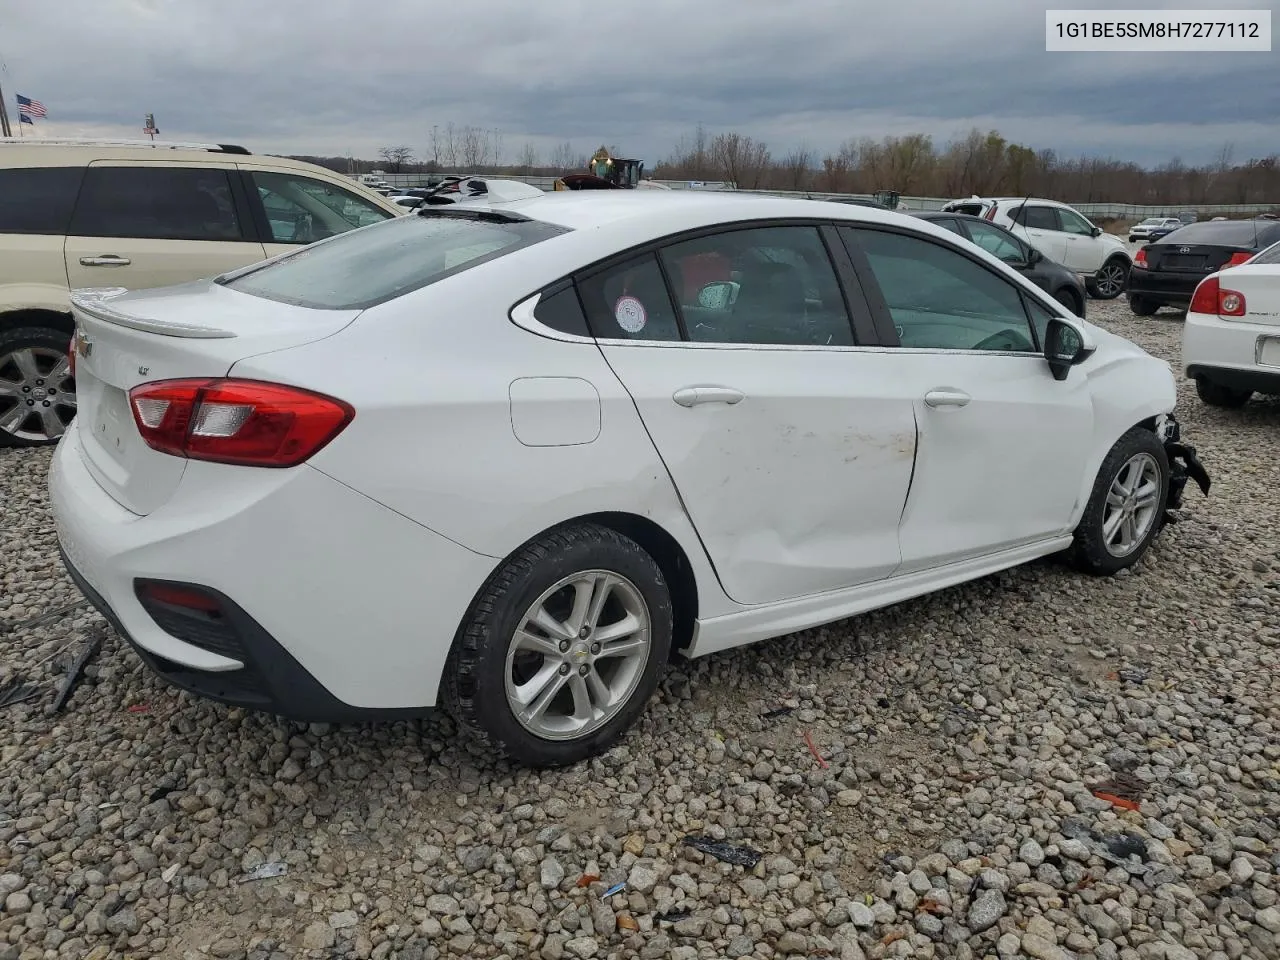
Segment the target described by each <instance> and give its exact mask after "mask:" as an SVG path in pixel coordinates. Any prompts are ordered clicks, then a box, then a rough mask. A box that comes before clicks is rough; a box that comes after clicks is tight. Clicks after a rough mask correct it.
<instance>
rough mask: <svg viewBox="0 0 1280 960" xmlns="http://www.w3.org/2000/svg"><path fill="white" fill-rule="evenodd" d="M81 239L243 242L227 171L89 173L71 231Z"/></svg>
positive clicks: (172, 169) (124, 169)
mask: <svg viewBox="0 0 1280 960" xmlns="http://www.w3.org/2000/svg"><path fill="white" fill-rule="evenodd" d="M67 232H68V233H70V234H71V235H72V236H76V237H121V238H128V239H137V240H243V239H244V225H243V224H242V223H241V222H240V218H239V217H238V216H237V214H236V207H235V203H234V202H233V201H232V199H231V181H230V178H229V176H228V174H227V171H226V170H221V169H218V168H215V167H209V168H200V167H161V166H152V165H148V166H137V167H90V168H89V169H88V170H87V171H85V175H84V184H83V186H82V187H81V189H80V199H79V201H78V202H77V203H76V209H75V214H74V215H73V216H72V218H71V226H70V228H69V229H68V231H67Z"/></svg>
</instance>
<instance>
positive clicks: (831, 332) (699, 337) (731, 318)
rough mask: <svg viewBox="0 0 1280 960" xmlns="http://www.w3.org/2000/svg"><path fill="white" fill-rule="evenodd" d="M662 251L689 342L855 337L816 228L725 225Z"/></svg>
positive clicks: (847, 341)
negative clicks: (729, 227)
mask: <svg viewBox="0 0 1280 960" xmlns="http://www.w3.org/2000/svg"><path fill="white" fill-rule="evenodd" d="M661 256H662V264H663V267H664V268H665V270H666V272H667V276H668V277H669V278H670V279H671V285H672V287H673V288H674V290H675V291H676V295H677V296H678V297H679V298H680V311H681V313H682V315H683V316H684V323H685V329H686V330H687V331H688V333H689V339H690V340H692V341H694V342H695V343H751V344H765V345H802V346H818V347H826V346H851V345H852V344H853V342H854V341H853V327H852V325H851V323H850V321H849V313H848V311H847V310H846V309H845V304H844V297H843V296H842V295H841V293H840V283H839V281H838V280H837V279H836V272H835V267H834V266H833V265H832V263H831V258H830V257H829V256H828V254H827V248H826V246H825V245H824V244H823V242H822V236H821V235H820V234H819V233H818V229H817V227H759V228H752V229H747V230H730V231H726V232H724V233H717V234H713V235H711V236H708V237H699V238H697V239H694V240H685V241H682V242H680V243H674V244H672V245H671V246H669V247H666V248H664V249H663V250H662V253H661Z"/></svg>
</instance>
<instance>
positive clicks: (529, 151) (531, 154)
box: [516, 143, 538, 177]
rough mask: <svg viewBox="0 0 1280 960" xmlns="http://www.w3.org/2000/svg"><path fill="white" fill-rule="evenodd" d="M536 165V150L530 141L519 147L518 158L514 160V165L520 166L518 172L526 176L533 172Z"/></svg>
mask: <svg viewBox="0 0 1280 960" xmlns="http://www.w3.org/2000/svg"><path fill="white" fill-rule="evenodd" d="M537 165H538V151H537V150H535V149H534V148H533V144H532V143H526V144H525V145H524V146H523V147H522V148H521V149H520V158H519V160H517V161H516V166H518V167H519V168H520V172H521V173H523V174H524V175H525V176H526V177H527V176H528V175H529V174H531V173H533V169H534V167H536V166H537Z"/></svg>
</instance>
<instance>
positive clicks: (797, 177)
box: [782, 145, 816, 190]
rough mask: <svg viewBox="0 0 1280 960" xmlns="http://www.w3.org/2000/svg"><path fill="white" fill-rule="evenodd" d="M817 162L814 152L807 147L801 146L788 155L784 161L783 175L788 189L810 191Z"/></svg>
mask: <svg viewBox="0 0 1280 960" xmlns="http://www.w3.org/2000/svg"><path fill="white" fill-rule="evenodd" d="M815 163H816V160H815V158H814V155H813V151H812V150H810V149H809V148H808V147H806V146H803V145H802V146H799V147H796V149H794V150H792V151H791V152H790V153H788V154H787V156H786V158H785V159H784V160H783V161H782V173H783V175H784V176H785V177H786V181H785V183H786V189H788V190H808V189H809V186H810V184H812V183H813V168H814V166H815Z"/></svg>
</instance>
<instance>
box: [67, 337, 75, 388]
mask: <svg viewBox="0 0 1280 960" xmlns="http://www.w3.org/2000/svg"><path fill="white" fill-rule="evenodd" d="M67 369H68V371H69V372H70V374H71V379H73V380H74V379H75V376H76V334H74V333H73V334H72V335H71V342H70V343H69V344H67Z"/></svg>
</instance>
